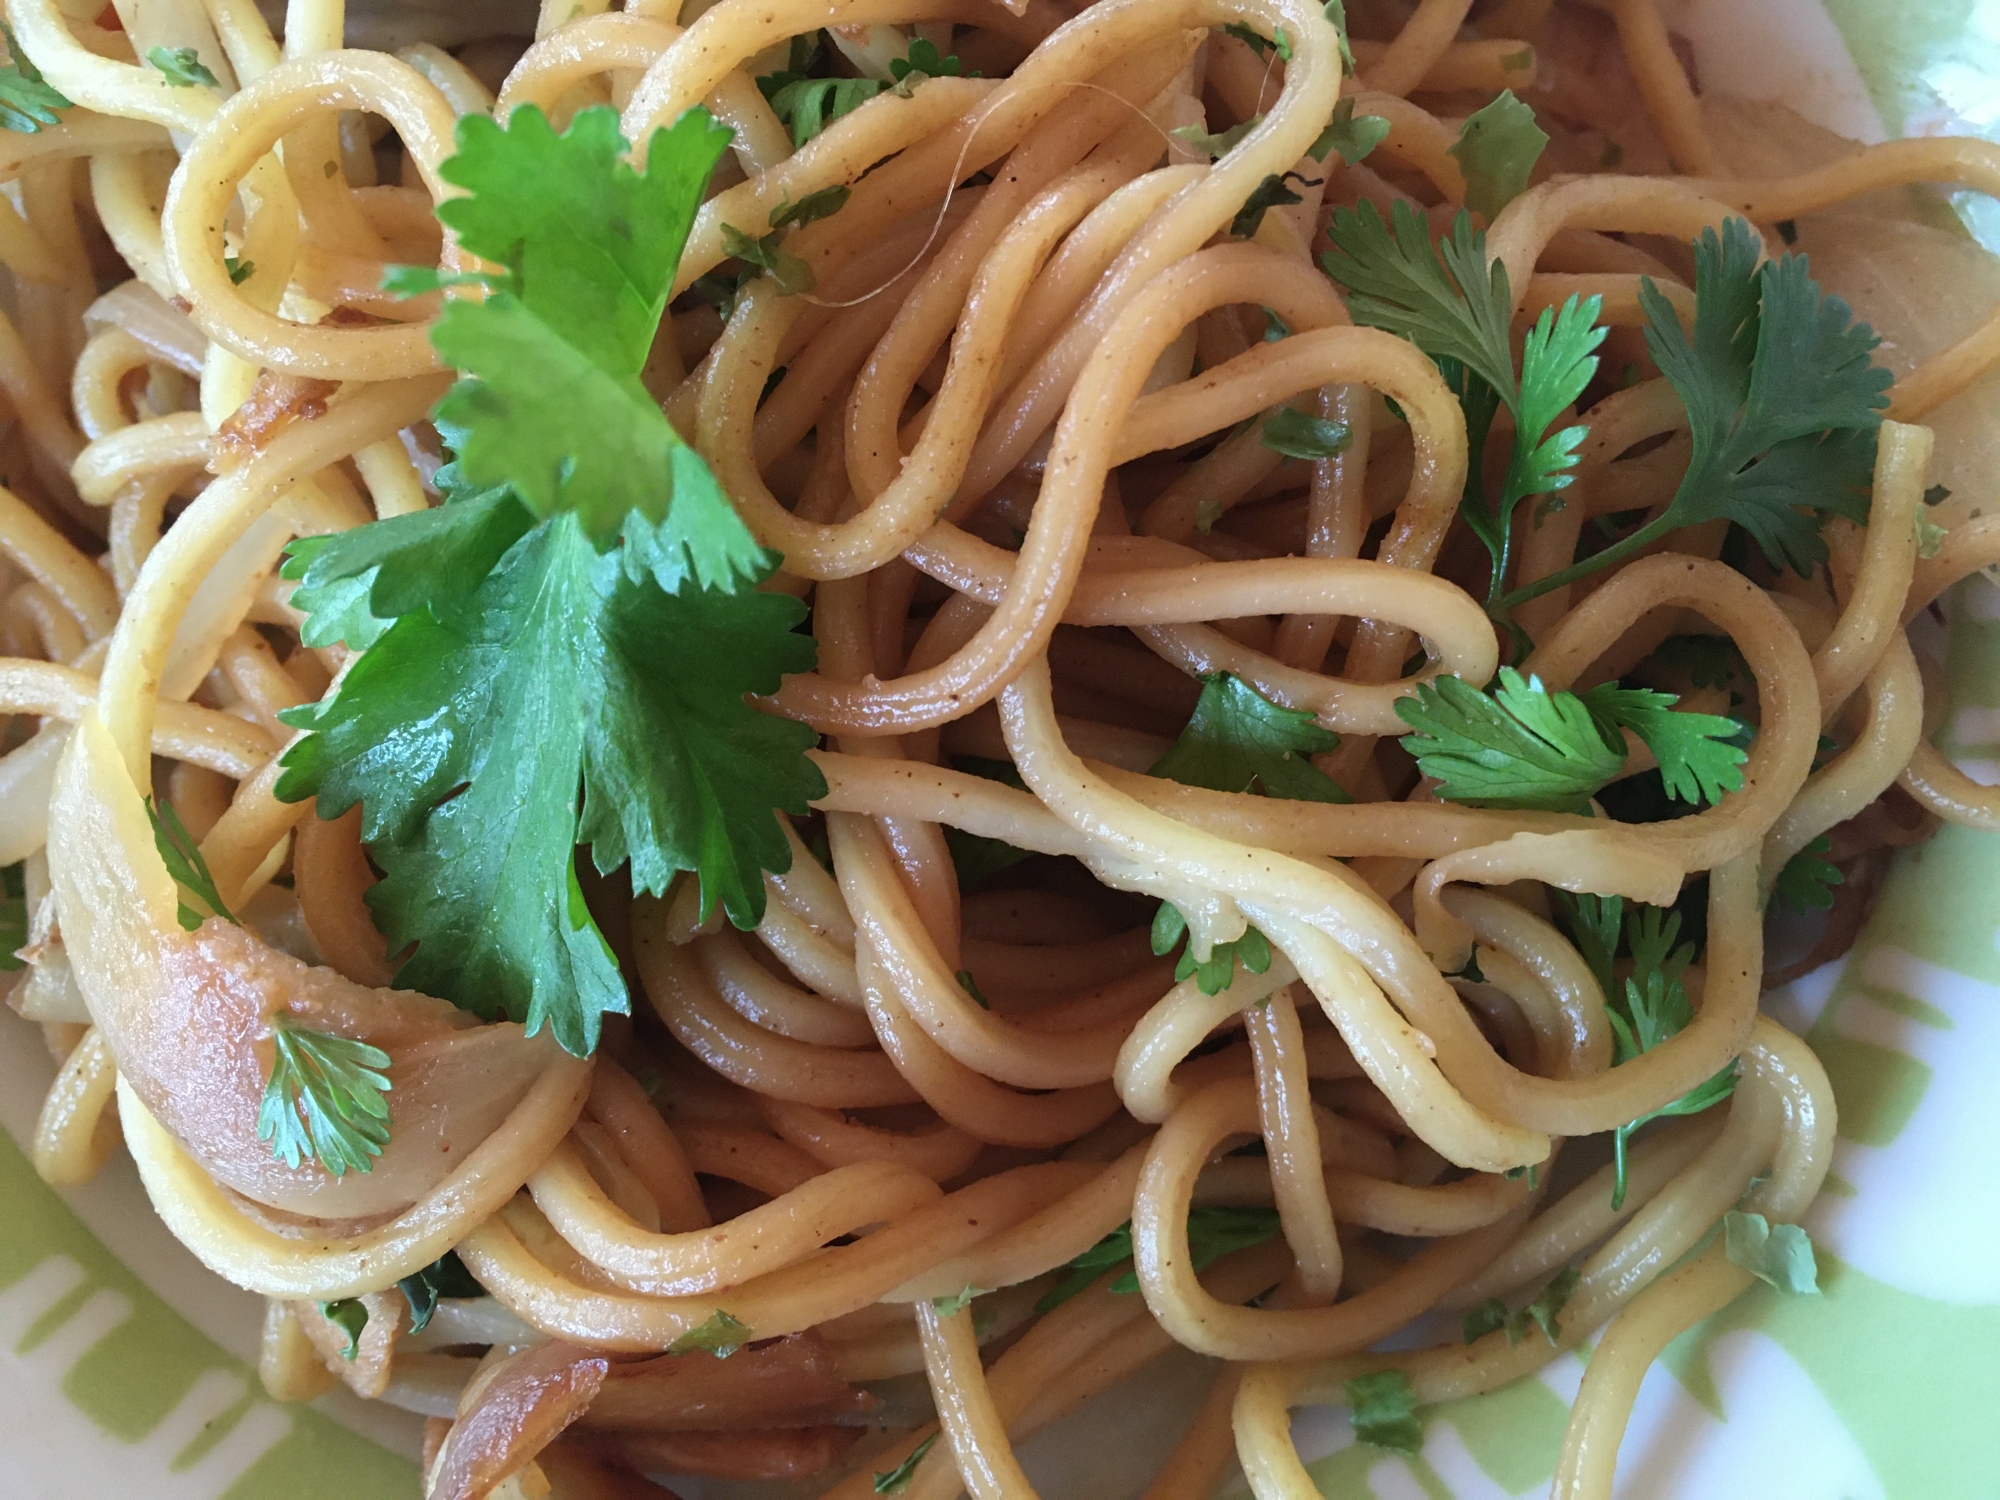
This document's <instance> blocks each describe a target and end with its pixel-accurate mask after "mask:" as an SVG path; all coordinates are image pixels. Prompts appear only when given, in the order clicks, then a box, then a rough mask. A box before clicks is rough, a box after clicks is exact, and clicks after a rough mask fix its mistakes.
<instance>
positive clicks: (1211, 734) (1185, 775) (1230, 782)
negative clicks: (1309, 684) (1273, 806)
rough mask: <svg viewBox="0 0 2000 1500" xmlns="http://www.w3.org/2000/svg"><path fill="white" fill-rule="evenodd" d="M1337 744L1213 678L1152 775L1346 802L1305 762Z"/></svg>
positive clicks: (1234, 680) (1232, 682)
mask: <svg viewBox="0 0 2000 1500" xmlns="http://www.w3.org/2000/svg"><path fill="white" fill-rule="evenodd" d="M1334 425H1337V424H1334ZM1339 743H1340V736H1339V735H1337V734H1335V733H1334V732H1333V731H1332V730H1330V729H1323V728H1321V727H1320V725H1319V724H1318V723H1317V722H1316V721H1315V720H1314V718H1313V716H1312V715H1311V714H1309V713H1307V712H1305V711H1304V710H1303V709H1292V708H1280V707H1279V706H1278V705H1277V704H1275V703H1273V702H1271V700H1270V699H1268V698H1266V697H1265V696H1264V695H1263V694H1262V693H1260V692H1258V691H1257V690H1256V689H1255V688H1253V687H1251V686H1250V684H1249V683H1247V682H1245V681H1244V680H1243V679H1242V678H1240V677H1238V676H1236V675H1235V674H1234V673H1232V672H1214V673H1211V674H1209V675H1207V676H1205V677H1203V678H1202V679H1201V697H1200V698H1199V699H1197V700H1196V702H1195V707H1194V715H1193V717H1191V718H1190V719H1189V720H1188V724H1187V728H1185V729H1183V730H1182V731H1181V734H1180V738H1179V739H1177V740H1175V741H1174V744H1173V748H1172V749H1170V750H1169V751H1167V753H1166V754H1165V755H1163V756H1161V757H1160V758H1159V760H1157V761H1156V762H1154V764H1153V767H1152V771H1151V773H1150V774H1152V775H1154V776H1164V777H1166V778H1167V779H1168V780H1169V781H1178V782H1180V783H1181V784H1182V785H1183V786H1202V787H1207V788H1209V789H1210V790H1212V791H1218V792H1248V791H1252V790H1258V791H1261V792H1263V793H1264V795H1265V796H1267V797H1288V798H1291V799H1293V800H1295V801H1302V802H1346V801H1348V800H1349V799H1348V796H1347V793H1345V792H1344V791H1342V790H1341V789H1340V787H1339V786H1338V785H1337V784H1336V783H1335V782H1334V780H1333V779H1332V778H1331V777H1330V776H1328V775H1327V774H1326V773H1325V772H1324V771H1322V770H1320V769H1319V768H1318V767H1317V766H1315V765H1314V764H1313V763H1312V762H1311V761H1310V760H1308V759H1307V758H1306V757H1307V756H1310V755H1317V754H1319V753H1321V752H1322V751H1326V750H1331V749H1333V748H1334V747H1335V746H1336V745H1338V744H1339ZM1155 951H1156V952H1165V951H1166V950H1165V949H1158V948H1156V949H1155Z"/></svg>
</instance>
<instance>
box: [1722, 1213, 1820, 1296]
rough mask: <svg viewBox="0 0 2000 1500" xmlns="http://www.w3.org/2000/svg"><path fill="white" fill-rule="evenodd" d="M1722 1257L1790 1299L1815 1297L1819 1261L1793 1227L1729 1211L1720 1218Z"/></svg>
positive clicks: (1802, 1233) (1803, 1234)
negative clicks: (1790, 1297) (1725, 1256)
mask: <svg viewBox="0 0 2000 1500" xmlns="http://www.w3.org/2000/svg"><path fill="white" fill-rule="evenodd" d="M1722 1239H1723V1247H1724V1248H1723V1254H1725V1255H1727V1256H1728V1257H1729V1260H1730V1263H1731V1264H1732V1265H1738V1266H1741V1267H1742V1268H1743V1269H1744V1270H1746V1271H1748V1272H1750V1273H1751V1274H1752V1275H1754V1276H1756V1277H1757V1278H1759V1279H1760V1280H1763V1281H1768V1282H1769V1283H1770V1284H1771V1285H1772V1286H1774V1287H1776V1288H1777V1289H1778V1290H1779V1291H1781V1292H1784V1293H1786V1294H1787V1295H1788V1296H1793V1297H1817V1296H1818V1295H1819V1294H1820V1293H1819V1262H1818V1260H1817V1259H1816V1258H1815V1256H1814V1255H1813V1242H1812V1240H1811V1238H1810V1237H1809V1236H1808V1235H1807V1234H1806V1232H1805V1231H1804V1230H1803V1229H1801V1228H1799V1226H1798V1225H1796V1224H1773V1223H1772V1222H1771V1221H1770V1220H1769V1219H1766V1218H1765V1217H1764V1216H1763V1215H1762V1214H1746V1213H1739V1212H1737V1211H1736V1210H1734V1209H1732V1210H1730V1211H1729V1212H1728V1213H1726V1214H1724V1215H1723V1216H1722Z"/></svg>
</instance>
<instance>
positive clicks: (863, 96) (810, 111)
mask: <svg viewBox="0 0 2000 1500" xmlns="http://www.w3.org/2000/svg"><path fill="white" fill-rule="evenodd" d="M888 86H889V85H888V84H886V83H884V82H882V80H881V79H879V78H800V77H797V76H794V75H791V74H786V73H766V74H764V75H763V76H762V77H760V78H759V79H758V80H757V87H758V88H760V89H762V90H763V92H764V98H765V99H766V100H767V101H769V103H770V106H771V112H772V113H773V114H775V115H776V116H777V117H778V118H779V120H781V121H782V122H783V123H785V124H787V125H789V126H791V127H792V145H793V146H795V147H796V146H803V145H804V144H805V143H806V142H807V141H809V140H811V139H812V138H813V137H814V136H816V135H818V134H819V133H820V132H821V131H822V130H824V129H826V127H827V126H829V125H831V124H832V123H833V122H834V121H835V120H838V119H839V118H840V117H841V116H842V115H848V114H852V113H854V111H855V110H857V109H859V108H860V107H861V106H862V105H864V104H866V103H867V102H868V101H869V100H870V99H873V98H874V97H875V96H876V95H877V94H879V93H881V92H882V91H883V90H884V89H886V88H887V87H888Z"/></svg>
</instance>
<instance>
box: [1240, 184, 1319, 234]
mask: <svg viewBox="0 0 2000 1500" xmlns="http://www.w3.org/2000/svg"><path fill="white" fill-rule="evenodd" d="M1294 175H1296V174H1294V173H1291V172H1287V173H1285V174H1283V176H1280V175H1279V174H1278V173H1276V172H1273V173H1272V174H1271V175H1270V176H1269V177H1266V178H1265V179H1264V180H1263V181H1262V182H1260V183H1258V184H1257V185H1256V186H1255V187H1254V188H1252V189H1250V196H1249V197H1247V198H1245V199H1244V200H1243V206H1242V207H1241V208H1239V209H1237V210H1236V217H1235V218H1233V219H1231V220H1230V221H1229V232H1230V233H1231V234H1233V235H1235V236H1236V238H1238V239H1239V240H1247V239H1250V238H1252V237H1254V236H1255V235H1256V233H1257V229H1258V226H1260V225H1261V224H1262V223H1263V222H1264V213H1265V211H1266V210H1267V209H1273V208H1283V207H1284V206H1285V205H1287V204H1290V203H1303V202H1305V201H1306V200H1305V199H1303V198H1301V197H1300V196H1299V195H1298V194H1297V193H1295V192H1293V191H1292V190H1291V189H1290V188H1288V187H1286V186H1285V178H1286V177H1291V176H1294ZM1300 181H1302V182H1303V181H1304V179H1303V178H1301V179H1300Z"/></svg>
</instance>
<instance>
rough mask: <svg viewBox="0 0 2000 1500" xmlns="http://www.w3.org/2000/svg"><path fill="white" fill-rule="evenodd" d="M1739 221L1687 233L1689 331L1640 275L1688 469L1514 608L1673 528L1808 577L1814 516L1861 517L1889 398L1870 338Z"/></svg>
mask: <svg viewBox="0 0 2000 1500" xmlns="http://www.w3.org/2000/svg"><path fill="white" fill-rule="evenodd" d="M1758 253H1759V246H1758V241H1757V238H1756V236H1755V234H1754V233H1753V232H1752V231H1751V229H1750V227H1749V225H1748V224H1747V223H1745V222H1744V221H1743V220H1741V219H1729V220H1726V221H1725V222H1724V224H1723V226H1722V232H1721V234H1719V235H1718V234H1717V233H1716V232H1715V231H1714V230H1713V229H1705V230H1703V231H1702V235H1701V238H1700V239H1699V240H1697V241H1696V242H1695V247H1694V254H1695V316H1694V333H1693V337H1692V338H1690V337H1689V336H1688V334H1687V332H1686V331H1685V330H1683V329H1682V327H1681V323H1680V317H1679V314H1677V313H1676V312H1675V311H1674V307H1673V304H1672V303H1671V302H1669V301H1668V300H1667V298H1666V296H1665V294H1664V293H1662V292H1661V291H1660V290H1659V288H1658V287H1656V286H1654V285H1653V284H1652V283H1651V282H1650V281H1642V283H1641V285H1640V289H1639V301H1640V304H1641V306H1642V307H1643V308H1644V309H1645V313H1646V346H1647V348H1648V349H1649V350H1650V351H1651V352H1652V355H1653V361H1654V363H1655V364H1657V365H1658V366H1659V367H1660V373H1661V374H1663V375H1664V376H1666V378H1667V380H1668V382H1669V383H1671V384H1672V386H1673V388H1674V391H1675V393H1676V394H1678V395H1679V396H1680V398H1681V402H1682V404H1683V405H1684V406H1685V407H1686V408H1687V414H1688V428H1689V435H1690V438H1691V453H1690V456H1689V460H1688V467H1687V473H1686V475H1685V476H1684V477H1683V478H1682V480H1681V483H1680V487H1679V488H1678V489H1677V490H1676V491H1675V493H1674V498H1673V501H1672V503H1671V504H1669V505H1668V506H1667V508H1666V510H1665V511H1663V512H1662V513H1661V514H1660V515H1659V516H1658V517H1657V518H1656V519H1654V520H1652V521H1650V522H1648V523H1647V524H1646V525H1644V526H1641V527H1639V528H1638V529H1637V530H1635V531H1632V532H1629V533H1627V534H1626V535H1625V536H1623V537H1620V538H1619V539H1618V540H1617V541H1615V542H1613V543H1612V544H1611V545H1610V546H1609V547H1606V548H1605V549H1604V550H1602V551H1600V552H1597V553H1594V554H1593V555H1591V556H1590V557H1588V558H1585V559H1584V560H1583V561H1582V562H1579V563H1576V564H1574V565H1572V566H1570V567H1567V568H1563V569H1560V570H1559V571H1557V572H1555V573H1552V574H1550V575H1548V576H1547V577H1545V578H1542V579H1540V580H1538V581H1536V582H1535V583H1533V584H1531V585H1529V586H1527V587H1525V588H1522V589H1517V590H1516V591H1515V592H1514V593H1513V594H1511V595H1509V596H1508V600H1507V602H1508V603H1509V604H1518V603H1520V602H1522V601H1524V600H1527V599H1530V598H1533V597H1535V596H1536V595H1538V594H1543V593H1546V592H1548V591H1549V590H1550V589H1554V588H1560V587H1562V586H1563V585H1565V584H1568V583H1572V582H1574V581H1575V580H1576V579H1578V578H1580V577H1582V576H1584V575H1585V574H1587V573H1591V572H1594V571H1596V570H1598V569H1600V568H1606V567H1610V566H1612V565H1614V564H1616V563H1619V562H1622V561H1623V560H1624V559H1625V558H1627V557H1629V556H1631V555H1632V554H1633V553H1635V552H1637V551H1638V550H1639V549H1641V548H1643V547H1645V546H1647V545H1649V544H1650V543H1652V542H1653V541H1655V540H1657V539H1658V538H1659V537H1661V536H1664V535H1665V534H1666V533H1668V532H1670V531H1674V530H1677V529H1679V528H1681V527H1683V526H1698V525H1700V524H1702V523H1703V522H1705V521H1715V520H1730V521H1734V522H1736V523H1737V524H1738V525H1740V526H1742V527H1743V528H1744V529H1745V530H1746V531H1748V532H1749V533H1750V535H1751V536H1753V537H1754V538H1755V539H1756V541H1757V544H1758V546H1759V547H1760V548H1761V549H1762V550H1763V552H1764V555H1765V557H1766V558H1768V559H1769V560H1770V562H1771V564H1772V566H1774V567H1789V568H1792V569H1794V570H1795V571H1797V572H1799V573H1801V574H1806V573H1810V572H1811V571H1812V569H1813V567H1814V566H1816V565H1817V564H1819V563H1821V562H1824V561H1825V560H1826V556H1827V550H1826V542H1825V541H1824V539H1822V538H1821V536H1820V534H1819V528H1820V523H1821V520H1822V519H1823V517H1824V515H1825V514H1828V513H1831V514H1835V515H1843V516H1846V517H1848V518H1849V519H1850V520H1854V521H1865V520H1866V519H1867V515H1868V493H1867V492H1868V483H1869V476H1870V471H1871V469H1872V467H1873V464H1874V457H1875V429H1876V428H1877V427H1878V426H1880V424H1881V421H1882V410H1883V408H1884V407H1886V406H1887V405H1888V404H1889V397H1888V389H1889V384H1890V379H1891V377H1890V374H1889V372H1888V371H1887V370H1886V369H1884V368H1882V366H1880V365H1878V364H1876V363H1874V361H1873V359H1872V358H1871V355H1872V352H1873V350H1874V348H1875V346H1876V344H1877V343H1879V342H1880V341H1879V340H1878V339H1877V338H1876V337H1875V334H1874V332H1873V330H1871V329H1870V328H1869V327H1868V325H1867V324H1866V323H1857V322H1855V321H1853V318H1852V314H1851V313H1850V312H1849V310H1848V307H1847V304H1846V303H1844V302H1842V301H1841V300H1840V299H1839V298H1838V297H1829V296H1826V295H1824V294H1823V293H1822V292H1821V291H1820V289H1819V284H1818V283H1817V282H1815V281H1814V280H1813V279H1812V274H1811V271H1810V270H1809V268H1808V266H1807V264H1806V259H1805V257H1804V256H1802V255H1787V256H1784V257H1782V258H1780V259H1778V260H1776V261H1770V262H1766V263H1764V264H1763V265H1759V264H1758V260H1757V257H1758Z"/></svg>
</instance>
